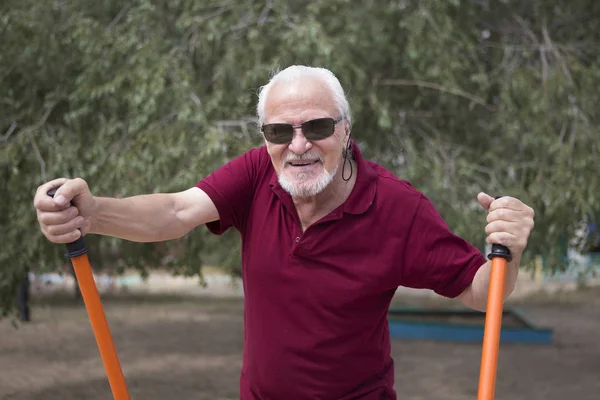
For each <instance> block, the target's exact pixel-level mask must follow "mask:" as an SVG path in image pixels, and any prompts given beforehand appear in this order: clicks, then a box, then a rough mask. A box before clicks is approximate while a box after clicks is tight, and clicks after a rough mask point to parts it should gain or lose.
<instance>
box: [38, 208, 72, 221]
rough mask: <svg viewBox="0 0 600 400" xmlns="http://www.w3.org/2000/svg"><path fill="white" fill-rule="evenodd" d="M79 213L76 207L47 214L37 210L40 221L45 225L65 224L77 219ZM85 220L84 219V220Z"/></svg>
mask: <svg viewBox="0 0 600 400" xmlns="http://www.w3.org/2000/svg"><path fill="white" fill-rule="evenodd" d="M77 215H79V211H78V210H77V208H75V207H72V206H71V207H68V208H65V209H63V210H60V211H53V212H46V211H41V210H39V209H38V210H37V216H38V221H39V222H40V223H41V224H43V225H60V224H65V223H67V222H69V221H71V220H73V219H75V217H77ZM82 219H83V218H82Z"/></svg>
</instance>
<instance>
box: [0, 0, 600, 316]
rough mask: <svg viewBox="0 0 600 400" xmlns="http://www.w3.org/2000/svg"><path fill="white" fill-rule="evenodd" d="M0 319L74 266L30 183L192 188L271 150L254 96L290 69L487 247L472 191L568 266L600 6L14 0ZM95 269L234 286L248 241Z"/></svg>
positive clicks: (164, 252)
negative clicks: (217, 275)
mask: <svg viewBox="0 0 600 400" xmlns="http://www.w3.org/2000/svg"><path fill="white" fill-rule="evenodd" d="M0 11H1V12H0V21H1V24H0V32H2V37H3V40H2V41H0V85H1V86H0V87H1V89H2V91H1V93H2V97H1V98H0V135H1V136H0V138H1V139H0V149H1V150H0V167H1V169H0V177H1V178H2V180H1V182H0V190H1V192H0V193H1V194H2V199H3V201H2V212H1V213H0V221H1V222H2V249H1V250H0V310H1V313H2V314H4V315H6V313H7V312H8V311H9V310H10V309H11V307H12V303H13V300H14V293H15V292H14V288H15V284H16V282H18V280H19V279H22V276H23V274H24V273H25V272H26V271H28V270H34V271H43V270H55V269H57V268H61V267H64V265H65V264H66V263H67V262H68V261H67V260H65V259H64V257H63V256H62V253H63V248H62V246H56V245H52V244H50V243H48V242H47V241H46V240H45V239H44V238H43V236H42V235H41V233H40V232H39V227H38V225H37V222H36V216H35V212H34V210H33V208H32V204H31V201H32V198H33V195H34V192H35V189H36V187H37V186H38V185H39V184H40V183H42V182H43V181H45V180H49V179H52V178H56V177H59V176H67V177H76V176H80V177H82V178H84V179H86V180H87V181H88V182H89V183H90V186H91V188H92V191H93V193H94V194H96V195H102V196H129V195H134V194H140V193H150V192H166V191H175V190H183V189H186V188H188V187H189V186H191V185H193V184H195V183H196V182H197V181H198V180H199V179H201V178H202V177H204V176H206V175H207V174H208V173H210V172H211V171H212V170H214V169H215V168H217V167H219V166H220V165H222V164H223V163H224V162H226V161H227V160H230V159H231V158H232V157H234V156H236V155H238V154H240V153H241V152H243V151H245V150H247V149H248V148H249V147H251V146H257V145H260V144H261V140H260V136H259V134H258V132H257V129H256V126H255V124H254V107H255V104H256V91H257V89H258V88H259V87H260V85H262V84H264V83H265V82H266V81H267V79H268V77H269V75H270V73H271V72H272V71H273V70H274V69H276V68H279V67H285V66H287V65H289V64H292V63H302V64H311V65H322V66H325V67H327V68H330V69H331V70H332V71H334V72H335V73H336V74H337V75H338V77H339V78H340V80H341V81H342V83H343V85H344V86H345V87H346V89H347V91H348V94H349V98H350V101H351V106H352V108H353V113H354V126H353V136H354V138H355V139H356V140H357V141H358V142H359V143H360V145H361V147H362V148H363V149H364V152H365V154H366V156H368V157H369V158H371V159H374V160H376V161H378V162H380V163H382V164H384V165H385V166H387V167H389V168H390V169H392V170H394V171H395V172H396V173H397V174H398V175H399V176H400V177H402V178H404V179H407V180H409V181H411V182H412V183H413V184H414V185H415V186H416V187H417V188H419V189H420V190H422V191H423V192H424V193H425V194H426V195H428V196H429V197H430V198H431V199H432V200H433V201H434V203H435V204H436V205H437V206H438V208H439V209H440V211H441V212H442V214H443V215H444V217H445V218H446V220H447V221H448V223H449V224H450V226H451V227H452V229H453V230H454V231H456V232H457V233H459V234H461V235H463V236H464V237H466V238H467V239H469V240H470V241H472V242H473V243H475V244H477V245H483V238H484V232H483V228H484V225H485V216H484V213H483V212H481V210H479V209H478V207H479V206H478V204H477V203H476V200H475V196H476V194H477V192H478V191H481V190H483V191H487V192H488V193H490V194H506V195H513V196H517V197H519V198H521V199H522V200H523V201H525V202H526V203H528V204H530V205H531V206H532V207H534V209H535V210H536V229H535V230H534V233H533V235H532V237H531V241H530V246H529V250H528V252H527V254H528V255H533V254H545V255H548V258H547V260H548V262H549V265H551V266H552V267H553V268H555V269H559V268H560V267H561V265H562V262H561V260H562V257H563V256H564V254H563V253H562V251H563V250H564V247H562V248H561V247H559V246H558V244H559V243H561V241H562V242H563V243H564V242H565V241H566V242H567V243H570V244H571V245H572V246H576V247H578V248H580V249H585V248H586V246H587V245H588V244H587V243H586V241H585V240H581V238H584V239H585V236H582V235H578V232H579V231H580V230H581V227H582V224H585V223H586V222H588V221H590V220H595V221H599V220H600V200H599V199H598V196H597V194H598V193H600V188H599V187H598V186H599V180H598V179H597V172H598V167H597V160H598V146H599V143H600V135H599V132H598V128H597V127H598V114H597V111H596V110H597V104H599V103H600V98H599V96H600V94H599V93H600V92H598V90H596V89H595V88H598V87H600V72H598V71H600V57H599V56H598V54H600V51H599V50H600V49H599V39H600V29H599V28H598V27H597V26H596V25H597V24H596V25H594V24H592V21H594V20H597V19H598V17H599V16H600V5H598V3H592V2H589V1H584V0H578V1H569V2H567V1H558V0H554V1H549V2H517V1H514V0H505V1H501V2H491V1H459V0H455V1H448V2H440V1H435V0H421V1H416V0H414V1H411V0H399V1H398V0H394V1H392V0H386V1H375V0H367V1H360V2H359V1H350V0H317V1H312V2H305V1H292V2H290V1H283V0H270V1H266V2H255V1H247V2H239V1H235V0H224V1H218V2H198V1H191V0H162V1H153V2H150V1H144V0H138V1H135V2H126V1H118V0H106V1H102V2H90V1H84V0H79V1H71V2H56V1H48V0H41V1H20V0H19V1H17V0H7V1H5V2H4V3H3V5H2V6H0ZM86 241H87V242H88V244H89V246H90V247H91V248H93V255H92V256H91V260H92V261H93V262H94V263H95V264H96V265H95V267H97V268H114V267H120V268H123V267H126V266H127V267H135V268H139V269H141V270H142V271H146V270H147V268H154V267H159V266H166V267H169V268H171V269H172V271H173V272H175V273H183V274H187V275H193V274H199V273H200V272H201V266H202V264H203V263H205V262H210V263H218V264H220V265H224V266H225V267H226V268H227V269H228V270H229V271H231V272H233V273H236V271H237V272H238V273H239V239H238V237H237V235H235V234H227V235H225V237H222V238H216V237H212V236H211V235H209V234H208V233H207V232H206V231H205V230H204V229H198V230H196V231H194V232H192V233H191V234H190V235H188V236H186V237H185V238H182V239H181V240H177V241H173V242H169V243H162V244H138V243H127V242H124V241H120V240H116V239H112V238H99V237H87V238H86Z"/></svg>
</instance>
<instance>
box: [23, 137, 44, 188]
mask: <svg viewBox="0 0 600 400" xmlns="http://www.w3.org/2000/svg"><path fill="white" fill-rule="evenodd" d="M27 135H28V136H29V141H30V142H31V146H33V151H34V153H35V158H37V160H38V162H39V163H40V172H41V174H42V182H46V162H44V158H43V157H42V154H41V153H40V149H39V147H38V145H37V142H36V141H35V138H34V137H33V134H32V133H31V131H28V132H27Z"/></svg>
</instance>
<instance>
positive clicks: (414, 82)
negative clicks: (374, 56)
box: [379, 79, 498, 111]
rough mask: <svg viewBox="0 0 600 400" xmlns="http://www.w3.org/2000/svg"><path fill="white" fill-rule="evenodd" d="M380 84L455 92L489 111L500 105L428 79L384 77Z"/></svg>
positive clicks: (454, 93) (456, 94)
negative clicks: (488, 102)
mask: <svg viewBox="0 0 600 400" xmlns="http://www.w3.org/2000/svg"><path fill="white" fill-rule="evenodd" d="M379 85H385V86H419V87H424V88H428V89H433V90H437V91H440V92H444V93H449V94H453V95H455V96H458V97H463V98H465V99H468V100H471V101H472V102H474V103H476V104H479V105H480V106H483V107H485V108H487V109H488V110H489V111H496V110H497V109H498V107H496V106H494V105H491V104H487V103H486V102H485V100H484V99H482V98H481V97H477V96H475V95H473V94H470V93H467V92H465V91H464V90H461V89H458V88H448V87H445V86H442V85H439V84H437V83H434V82H427V81H421V80H409V79H384V80H382V81H381V82H380V83H379Z"/></svg>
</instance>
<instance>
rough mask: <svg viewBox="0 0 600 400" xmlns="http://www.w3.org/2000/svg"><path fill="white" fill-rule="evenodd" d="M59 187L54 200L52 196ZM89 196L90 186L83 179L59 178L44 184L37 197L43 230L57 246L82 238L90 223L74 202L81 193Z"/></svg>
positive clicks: (35, 204) (40, 223)
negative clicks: (52, 190)
mask: <svg viewBox="0 0 600 400" xmlns="http://www.w3.org/2000/svg"><path fill="white" fill-rule="evenodd" d="M54 188H58V189H57V191H56V193H55V195H54V198H52V197H51V196H49V195H48V192H49V191H50V190H51V189H54ZM86 192H87V193H89V189H88V186H87V183H86V182H85V181H84V180H83V179H80V178H77V179H65V178H59V179H55V180H52V181H50V182H48V183H45V184H43V185H40V186H39V187H38V189H37V191H36V194H35V198H34V201H33V203H34V207H35V208H36V213H37V218H38V222H39V225H40V228H41V230H42V232H43V233H44V235H45V236H46V238H47V239H48V240H50V241H51V242H54V243H70V242H73V241H75V240H77V239H78V238H80V237H81V235H82V231H81V230H82V228H84V227H85V224H86V221H85V219H84V218H83V216H82V215H79V214H80V212H79V210H78V209H77V208H76V207H75V206H73V204H74V203H75V202H73V203H71V201H72V200H73V199H74V198H76V197H77V196H78V195H80V194H84V193H86Z"/></svg>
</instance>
